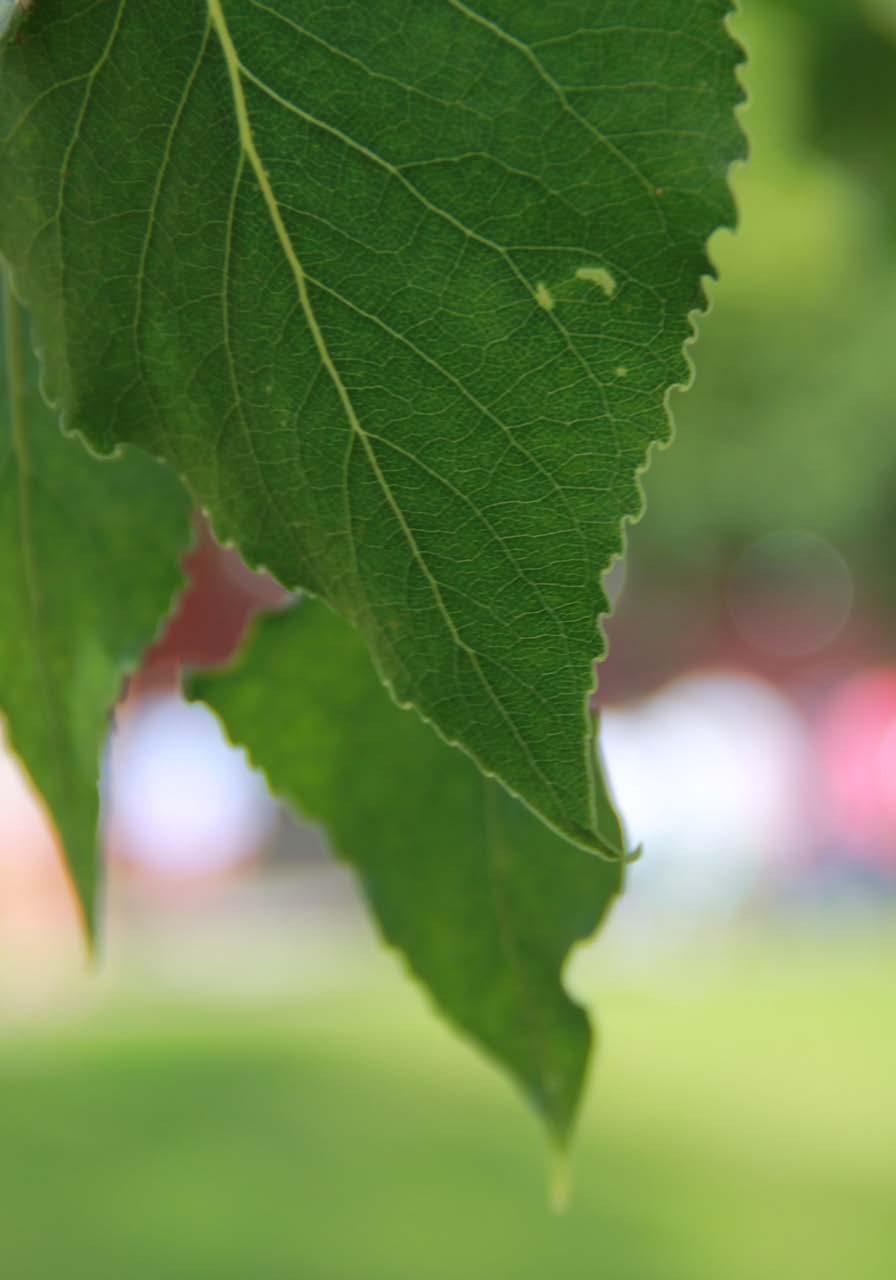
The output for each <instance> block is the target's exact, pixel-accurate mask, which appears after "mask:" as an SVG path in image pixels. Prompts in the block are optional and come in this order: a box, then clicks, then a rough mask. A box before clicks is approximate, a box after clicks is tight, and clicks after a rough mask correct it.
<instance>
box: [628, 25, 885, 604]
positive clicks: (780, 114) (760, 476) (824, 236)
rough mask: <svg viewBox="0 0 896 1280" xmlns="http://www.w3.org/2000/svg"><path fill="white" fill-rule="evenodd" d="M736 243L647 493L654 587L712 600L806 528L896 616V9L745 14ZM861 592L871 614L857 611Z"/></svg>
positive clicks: (724, 245)
mask: <svg viewBox="0 0 896 1280" xmlns="http://www.w3.org/2000/svg"><path fill="white" fill-rule="evenodd" d="M735 29H736V32H737V34H738V36H739V37H740V38H741V39H742V40H743V41H744V43H745V44H746V46H747V49H748V52H749V55H750V61H749V63H748V66H747V68H746V69H745V70H744V73H743V78H744V81H745V83H746V86H747V88H748V91H749V94H750V99H751V100H750V104H749V105H748V106H747V107H746V108H745V109H744V110H743V112H742V122H743V125H744V127H745V129H746V130H747V132H748V134H749V137H750V146H751V161H750V163H749V165H747V166H746V167H738V168H737V169H736V170H735V171H734V174H733V181H734V186H735V190H736V192H737V196H738V202H739V205H740V212H741V226H740V230H739V231H738V232H737V234H736V235H734V236H732V235H731V234H729V233H727V232H723V233H720V234H719V235H718V236H717V237H716V239H715V241H714V245H713V257H714V259H715V260H716V262H717V264H718V266H719V270H720V276H721V284H720V285H719V286H716V287H715V288H714V289H713V293H714V300H715V302H714V309H713V312H712V313H711V314H710V315H709V316H708V317H707V318H705V319H704V320H702V321H701V323H700V344H699V346H698V347H697V348H696V351H695V353H694V355H695V363H696V368H697V379H696V383H695V385H694V387H693V389H692V390H691V391H689V392H688V393H687V394H686V395H684V396H681V395H674V396H673V410H674V413H675V419H676V427H677V431H676V441H675V444H674V447H673V448H672V449H670V450H669V451H668V453H667V452H656V453H655V454H654V458H653V463H652V466H651V469H650V471H649V472H648V473H647V475H646V476H645V477H644V487H645V490H646V493H647V498H648V509H647V514H646V517H645V519H644V520H643V521H642V522H641V524H640V525H638V526H637V527H636V528H635V529H634V530H632V532H631V535H630V541H631V546H632V547H633V550H634V556H633V567H634V569H635V571H636V572H637V573H640V574H641V576H642V577H643V578H646V579H655V578H656V577H658V576H659V575H661V574H662V575H669V574H672V575H673V576H674V577H675V578H677V579H679V580H682V579H683V580H684V581H685V582H692V583H693V584H694V585H695V587H697V588H699V586H700V584H701V579H702V580H703V583H704V585H705V579H706V575H707V574H712V573H713V572H714V571H719V572H724V568H725V566H726V565H728V564H730V562H731V560H732V559H733V558H734V557H736V556H737V555H738V554H739V552H740V551H741V550H742V549H743V548H744V547H745V546H746V545H747V544H748V543H749V542H751V541H752V540H753V539H754V538H756V537H759V536H761V535H763V534H765V533H768V532H770V531H772V530H776V529H781V528H784V529H794V528H798V529H810V530H813V531H815V532H817V533H820V534H822V535H823V536H824V537H826V538H828V539H830V540H831V541H832V542H833V543H834V545H835V546H836V547H837V548H838V550H840V552H841V553H842V554H843V555H844V556H845V557H846V558H847V561H848V562H849V564H850V567H851V568H852V570H853V572H854V574H855V576H856V578H857V579H858V580H859V581H860V583H862V584H863V586H862V588H861V591H860V600H862V599H864V601H865V602H866V603H871V604H872V605H877V606H881V605H886V606H892V605H893V604H896V591H894V585H893V575H892V569H891V564H890V560H891V555H890V547H891V544H892V536H893V534H894V532H896V430H894V428H896V367H894V359H893V351H894V349H896V252H894V234H893V233H894V228H896V6H894V5H893V3H892V0H865V2H864V3H856V2H855V0H842V2H841V0H793V3H782V0H752V2H748V3H747V4H746V6H745V12H744V13H743V14H742V15H741V16H740V17H739V18H738V20H737V22H736V24H735ZM862 592H864V593H865V595H864V596H863V595H862Z"/></svg>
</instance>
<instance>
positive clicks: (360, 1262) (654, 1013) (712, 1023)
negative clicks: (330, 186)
mask: <svg viewBox="0 0 896 1280" xmlns="http://www.w3.org/2000/svg"><path fill="white" fill-rule="evenodd" d="M886 928H887V929H889V931H890V937H891V939H892V937H893V933H892V922H889V923H888V924H886ZM838 943H839V945H838ZM228 949H229V952H230V955H231V957H232V963H233V964H234V965H235V966H239V972H240V981H242V982H245V980H246V969H247V965H246V956H245V955H242V956H241V955H240V954H239V948H237V949H236V952H234V948H233V939H232V937H231V938H229V940H228ZM244 950H245V951H246V952H248V951H250V950H251V947H250V944H248V943H246V944H245V946H244ZM222 954H223V952H222ZM894 959H896V956H894V949H893V945H892V942H891V943H889V944H885V943H881V942H880V941H879V940H878V941H875V937H874V933H873V931H872V930H870V929H869V927H868V924H867V922H865V923H864V924H863V925H862V929H861V934H860V935H859V936H857V935H856V934H855V933H850V932H849V931H848V930H846V931H842V932H841V934H840V936H839V938H837V939H836V940H832V937H831V933H830V930H829V929H825V930H819V931H818V933H817V934H816V935H815V936H814V939H812V938H808V939H807V937H806V935H802V936H801V935H800V933H799V931H794V930H793V929H792V925H791V927H789V928H788V931H787V934H786V935H781V936H776V935H774V934H772V935H763V936H761V937H758V938H754V939H753V940H752V941H748V942H744V941H742V942H741V943H740V945H729V946H728V947H727V948H725V949H723V950H722V951H720V952H716V951H714V950H712V948H705V949H704V950H703V951H702V952H697V953H696V954H692V955H690V956H687V957H682V956H680V955H679V956H678V957H676V956H674V955H673V956H670V955H668V954H666V955H665V956H664V958H663V963H662V964H661V965H656V966H654V971H653V975H652V976H651V977H649V978H647V977H645V976H644V973H643V972H642V974H641V976H640V977H639V976H638V974H637V973H636V972H635V973H633V972H632V971H631V970H629V971H628V972H627V973H626V972H625V971H623V972H622V974H621V975H620V974H618V973H617V975H616V977H615V978H613V979H612V980H610V979H608V978H607V977H606V975H605V976H604V977H603V978H602V979H601V980H600V982H599V983H598V982H597V981H595V979H594V975H593V974H590V975H589V974H586V973H583V972H581V971H580V972H579V973H578V986H579V987H580V988H582V987H584V989H585V994H587V996H588V998H589V1000H591V999H592V998H595V999H596V1000H597V1001H598V1002H599V1004H600V1007H601V1009H602V1010H603V1011H604V1014H605V1017H606V1021H607V1026H608V1027H609V1028H611V1031H612V1034H611V1035H610V1037H609V1038H608V1040H607V1042H606V1044H605V1046H604V1052H603V1054H602V1057H601V1062H600V1065H599V1068H598V1079H597V1081H596V1085H597V1087H596V1088H595V1089H594V1090H592V1093H591V1095H590V1097H589V1100H588V1105H587V1109H586V1115H585V1117H584V1122H583V1125H582V1130H581V1137H580V1141H579V1142H578V1144H577V1153H576V1156H575V1159H574V1166H575V1188H574V1192H573V1199H572V1204H571V1208H570V1211H569V1213H568V1215H567V1216H566V1217H562V1218H558V1217H556V1216H554V1215H553V1214H552V1213H551V1212H550V1210H549V1208H548V1204H547V1196H546V1192H545V1178H544V1171H543V1170H542V1168H541V1167H540V1166H539V1162H538V1160H537V1159H533V1154H534V1152H533V1141H532V1139H533V1121H532V1120H531V1118H530V1117H529V1116H527V1115H526V1114H525V1113H524V1112H523V1110H522V1109H521V1108H519V1107H518V1106H517V1105H516V1102H515V1099H513V1098H512V1096H510V1093H509V1091H508V1090H506V1088H505V1086H504V1082H503V1080H502V1079H501V1078H500V1077H499V1075H498V1073H497V1072H488V1071H486V1070H484V1069H483V1067H482V1063H481V1060H480V1059H479V1058H478V1056H477V1055H476V1054H475V1053H474V1052H472V1051H471V1050H469V1049H466V1048H464V1047H463V1046H462V1045H461V1044H460V1043H459V1042H458V1041H456V1040H455V1038H454V1037H453V1036H452V1035H451V1034H450V1032H449V1031H447V1030H446V1029H444V1028H442V1027H440V1026H439V1024H438V1023H437V1022H435V1020H434V1019H432V1018H431V1017H430V1016H429V1015H428V1012H427V1011H426V1010H425V1009H424V1007H423V1004H422V1002H421V1001H420V1000H419V999H418V998H417V997H415V996H414V994H413V992H412V989H411V988H410V987H409V986H408V984H407V983H406V982H404V980H403V978H402V977H400V976H399V974H398V973H397V972H396V967H395V966H394V965H390V964H389V963H388V962H387V961H386V959H385V958H383V957H382V956H380V955H378V954H377V952H376V950H375V948H374V947H373V945H372V943H371V944H368V948H367V950H365V951H362V952H361V953H360V954H359V953H358V952H357V951H355V952H354V954H353V959H352V960H351V961H350V963H349V970H348V973H346V972H345V970H344V969H343V971H342V972H341V973H340V972H339V970H338V966H337V969H336V970H333V969H328V972H327V977H326V981H325V982H324V983H321V984H320V985H319V986H318V989H317V991H316V993H315V992H314V991H311V992H309V991H307V990H306V991H305V992H304V994H303V993H302V992H300V991H299V992H292V993H291V994H290V995H289V997H288V999H289V1005H288V1009H289V1011H288V1012H287V1009H286V1007H285V1006H284V1005H282V1004H276V1005H274V1006H273V1007H268V1008H265V1007H264V1001H263V1000H259V999H257V998H256V999H255V1000H254V1001H252V1002H248V1003H246V1004H244V1005H242V1007H240V1006H238V1005H236V1004H235V1003H233V1002H230V1003H227V1002H225V1004H223V1005H222V1004H218V1005H217V1008H215V1007H214V1006H210V1005H206V1006H203V1005H202V1004H201V1003H196V1002H195V1001H193V1002H190V1001H184V1002H183V1003H180V1004H174V1005H169V1006H168V1007H167V1008H165V1007H164V1006H161V1007H160V1006H159V1004H158V1000H159V995H158V992H156V993H155V994H154V995H151V996H149V998H148V999H147V995H146V993H144V994H143V995H142V997H141V993H140V991H139V990H137V991H135V990H129V991H126V992H124V993H123V997H124V998H123V999H122V1000H121V1003H120V1005H119V1006H118V1007H117V1009H116V1007H115V1006H109V1005H107V1006H106V1007H103V1008H101V1009H99V1010H97V1011H96V1012H95V1013H94V1014H93V1015H91V1016H90V1017H89V1018H87V1019H86V1020H84V1021H80V1022H77V1021H76V1022H75V1024H74V1026H71V1025H70V1026H69V1027H68V1028H67V1029H65V1028H60V1029H57V1030H56V1031H55V1032H50V1031H47V1030H46V1029H45V1030H44V1032H43V1033H42V1034H40V1035H37V1034H35V1033H33V1032H32V1033H29V1034H28V1035H23V1034H22V1033H21V1031H20V1032H19V1033H18V1037H17V1038H18V1043H13V1042H11V1041H10V1040H9V1039H8V1038H7V1039H6V1040H5V1042H4V1043H2V1054H0V1100H2V1101H0V1151H2V1153H3V1154H2V1160H0V1261H2V1274H3V1276H4V1278H6V1277H9V1280H57V1278H58V1277H59V1276H76V1277H80V1276H89V1277H91V1280H123V1278H124V1277H126V1278H127V1280H247V1278H249V1277H259V1278H260V1280H261V1278H262V1277H263V1280H459V1278H460V1277H469V1278H470V1280H554V1278H556V1280H595V1278H597V1277H600V1278H604V1277H606V1280H758V1278H759V1277H761V1278H762V1280H843V1278H844V1277H846V1276H855V1277H860V1278H861V1280H891V1277H892V1276H893V1275H894V1274H896V1222H894V1218H893V1212H892V1202H893V1180H892V1172H893V1155H892V1153H893V1150H894V1148H896V1111H894V1108H893V1105H892V1096H893V1080H894V1078H896V1035H894V1030H893V1028H894V1021H893V1017H892V1012H893V989H892V980H891V978H890V977H889V973H890V972H891V971H892V965H893V961H894ZM387 970H388V972H387ZM352 982H353V983H354V989H352ZM169 999H170V997H169ZM141 1003H142V1008H141ZM152 1006H154V1007H152Z"/></svg>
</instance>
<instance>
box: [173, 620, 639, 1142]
mask: <svg viewBox="0 0 896 1280" xmlns="http://www.w3.org/2000/svg"><path fill="white" fill-rule="evenodd" d="M191 696H194V697H199V698H202V699H203V700H204V701H205V702H207V703H208V705H209V706H211V707H212V708H213V709H214V710H215V711H216V712H217V713H218V715H219V716H220V717H221V719H222V720H223V722H224V724H225V726H226V728H227V730H228V732H229V734H230V736H231V737H232V738H233V740H234V741H235V742H237V743H240V744H241V745H243V746H245V747H246V748H248V750H249V752H250V753H251V755H252V758H253V760H254V761H255V763H256V764H258V765H259V766H260V767H261V768H262V769H263V770H264V771H265V773H266V775H267V777H268V781H269V782H270V785H271V787H272V789H273V790H274V791H276V792H277V793H278V794H280V795H282V796H284V797H285V798H286V799H288V800H289V801H290V802H291V803H292V804H293V805H294V806H295V807H296V809H297V810H299V811H300V812H301V813H304V814H306V815H307V816H308V817H311V818H313V819H315V820H317V821H319V822H321V823H322V824H323V825H324V826H325V827H326V829H327V831H328V833H329V835H330V838H331V841H332V844H333V846H334V848H335V850H336V852H337V853H339V854H340V855H342V856H343V857H344V858H346V859H347V860H348V861H349V862H350V863H351V864H352V865H353V866H354V868H355V869H356V871H357V872H358V874H359V876H360V878H361V881H362V883H363V886H364V889H365V892H366V895H367V898H368V901H369V903H370V906H371V909H372V910H373V913H374V915H375V916H376V919H377V921H378V922H379V925H380V928H381V930H382V932H383V935H384V937H385V938H386V940H387V941H388V942H390V943H391V944H392V945H393V946H395V947H397V948H398V949H399V950H400V951H401V952H402V954H403V955H404V956H405V958H406V960H407V962H408V964H409V965H410V967H411V969H412V970H413V972H414V973H415V974H416V975H417V977H418V978H419V979H420V980H421V981H422V982H423V983H424V984H425V986H426V987H427V988H428V989H429V991H430V992H431V993H432V995H433V997H434V999H435V1001H436V1003H437V1004H438V1006H439V1007H440V1009H441V1010H442V1012H443V1013H444V1014H446V1015H447V1017H448V1018H450V1019H451V1021H453V1022H454V1023H455V1024H456V1025H458V1026H459V1027H461V1028H462V1029H463V1030H464V1031H466V1032H467V1033H468V1034H469V1035H471V1036H472V1037H473V1038H474V1039H475V1040H476V1041H478V1043H479V1044H480V1045H482V1046H483V1047H484V1048H486V1049H487V1050H488V1051H489V1052H490V1053H491V1054H492V1055H494V1056H495V1057H496V1058H497V1059H498V1060H499V1061H500V1062H501V1063H502V1064H503V1065H504V1067H505V1068H506V1069H507V1070H508V1071H510V1073H511V1074H512V1075H513V1077H514V1078H515V1079H516V1080H517V1082H518V1083H519V1084H520V1085H521V1086H522V1087H523V1089H524V1091H525V1092H526V1094H527V1095H528V1096H529V1098H530V1100H531V1101H532V1102H533V1104H534V1105H535V1106H536V1108H537V1109H538V1110H539V1111H540V1112H541V1114H542V1115H543V1116H544V1119H545V1121H546V1123H547V1124H548V1126H549V1128H550V1130H551V1131H552V1133H553V1134H554V1135H555V1137H556V1138H557V1139H558V1140H560V1141H563V1140H565V1138H566V1137H567V1135H568V1132H569V1128H570V1125H571V1123H572V1120H573V1118H574V1115H575V1110H576V1105H577V1103H578V1100H579V1096H580V1092H581V1088H582V1083H583V1079H584V1074H585V1069H586V1065H587V1061H588V1054H589V1048H590V1041H591V1034H590V1029H589V1026H588V1019H587V1017H586V1015H585V1013H584V1011H583V1010H582V1009H581V1008H580V1007H579V1006H578V1005H577V1004H575V1003H574V1002H573V1001H572V1000H571V999H570V998H569V996H568V995H567V994H566V993H565V991H564V989H563V986H562V983H561V971H562V968H563V964H564V962H565V960H566V957H567V955H568V953H569V950H570V948H571V947H572V946H573V944H574V943H576V942H578V941H580V940H582V939H584V938H587V937H588V936H589V935H590V934H591V933H593V932H594V930H595V929H596V928H597V926H598V924H599V923H600V921H601V919H602V918H603V916H604V914H605V912H606V910H607V908H608V907H609V904H610V902H611V900H612V899H613V897H614V896H615V894H616V893H617V892H618V891H619V887H620V876H621V867H620V865H619V864H618V863H608V862H606V861H603V860H601V859H598V858H593V857H590V856H589V855H588V854H586V853H584V852H582V850H580V849H577V848H575V847H574V846H572V845H570V844H568V843H567V842H566V841H564V840H562V839H561V838H560V837H558V836H556V835H555V834H553V833H552V832H551V831H549V830H548V829H547V828H546V827H545V826H544V824H543V823H541V822H539V821H538V820H537V819H536V818H535V817H534V816H533V815H532V814H531V813H530V812H529V811H528V810H527V809H526V808H524V807H523V806H522V805H521V804H520V803H519V802H518V801H516V800H514V799H513V798H512V797H511V796H509V795H508V794H507V792H506V791H505V790H504V788H503V787H501V786H499V785H498V784H497V783H496V782H493V781H489V780H488V779H486V778H484V777H483V776H482V774H481V772H480V771H479V770H478V769H477V768H476V766H475V764H473V762H472V761H471V760H469V759H467V758H466V757H465V756H464V755H461V754H460V753H459V752H456V751H451V750H450V749H449V748H447V747H446V746H445V744H444V743H443V742H441V741H439V739H438V738H437V737H436V736H435V735H434V734H432V733H431V732H430V731H429V730H428V729H427V728H426V726H425V725H422V724H421V723H420V721H419V720H418V719H417V718H416V717H413V716H408V715H405V714H404V713H403V712H402V711H401V710H400V709H399V708H397V707H396V706H395V705H394V704H393V703H392V702H391V701H390V700H389V698H388V696H387V695H386V693H385V691H384V690H383V688H382V685H381V684H380V682H379V681H378V679H377V677H376V674H375V672H374V670H373V667H372V666H371V663H370V659H369V656H368V654H367V653H366V651H365V648H364V645H363V643H362V641H361V639H360V638H359V637H358V635H357V633H356V632H355V631H354V630H353V629H352V628H351V627H348V626H346V625H345V623H344V622H342V621H341V620H340V619H339V618H337V617H336V616H335V615H334V614H333V613H332V612H331V611H330V610H329V609H327V608H326V607H325V606H323V605H321V604H320V603H319V602H307V601H306V602H305V603H302V604H300V605H299V606H298V607H296V608H293V609H291V610H289V611H288V612H284V613H281V614H271V615H269V616H268V617H266V618H265V619H263V620H262V621H261V623H260V624H259V625H258V626H257V628H256V630H255V633H254V635H253V636H252V638H251V640H250V642H249V644H248V646H247V649H246V652H245V654H244V657H243V661H242V663H241V664H239V665H237V666H236V667H235V668H234V669H233V670H231V671H229V672H224V673H223V674H220V673H219V674H209V675H204V676H199V677H197V678H195V679H194V681H193V684H192V689H191ZM600 821H601V826H600V830H601V832H602V834H603V835H604V837H605V838H606V839H607V840H609V841H612V842H613V843H615V844H619V843H620V840H621V836H620V832H619V826H618V821H617V819H616V816H615V814H614V813H613V811H612V808H611V806H610V804H609V801H608V800H607V798H606V792H605V791H604V790H603V788H601V792H600Z"/></svg>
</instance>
